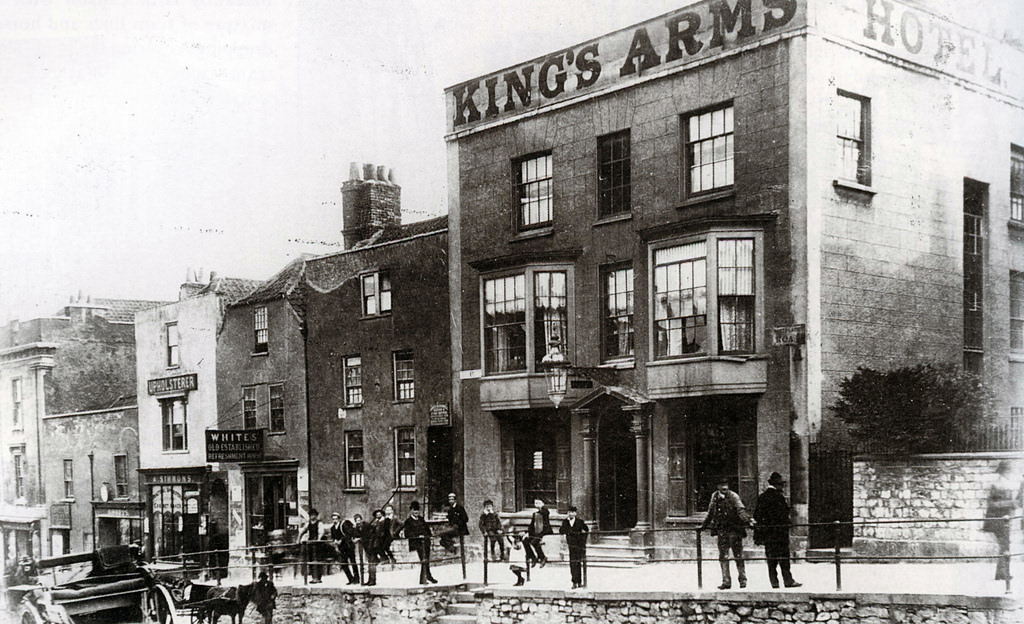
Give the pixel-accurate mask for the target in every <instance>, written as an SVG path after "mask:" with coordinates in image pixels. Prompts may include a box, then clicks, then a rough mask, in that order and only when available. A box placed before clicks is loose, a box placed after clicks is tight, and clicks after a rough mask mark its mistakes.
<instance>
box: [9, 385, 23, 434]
mask: <svg viewBox="0 0 1024 624" xmlns="http://www.w3.org/2000/svg"><path fill="white" fill-rule="evenodd" d="M24 402H25V384H24V383H23V382H22V379H21V377H14V378H12V379H11V427H13V428H14V429H21V427H22V421H23V420H24V416H25V414H24V411H25V406H24Z"/></svg>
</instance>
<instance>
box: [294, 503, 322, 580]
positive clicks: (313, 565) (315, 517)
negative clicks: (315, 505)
mask: <svg viewBox="0 0 1024 624" xmlns="http://www.w3.org/2000/svg"><path fill="white" fill-rule="evenodd" d="M303 536H305V537H306V544H305V545H304V547H305V548H306V558H307V560H308V561H309V574H310V576H312V577H313V578H312V579H310V581H309V582H310V583H319V582H320V578H321V576H322V575H323V564H322V563H321V562H322V561H323V559H324V557H323V553H322V552H321V548H320V513H319V512H318V511H317V510H316V509H310V510H309V522H307V523H306V526H304V527H302V530H301V531H299V541H300V542H301V541H302V538H303Z"/></svg>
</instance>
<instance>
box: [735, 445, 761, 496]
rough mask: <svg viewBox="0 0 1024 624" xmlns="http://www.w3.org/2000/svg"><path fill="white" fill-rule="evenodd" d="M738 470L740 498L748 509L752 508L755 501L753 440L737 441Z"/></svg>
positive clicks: (755, 483)
mask: <svg viewBox="0 0 1024 624" xmlns="http://www.w3.org/2000/svg"><path fill="white" fill-rule="evenodd" d="M737 457H738V462H737V463H738V464H739V466H738V467H737V468H738V472H739V479H740V485H739V488H740V491H739V492H738V493H739V495H740V498H741V499H743V504H744V505H746V506H747V508H748V509H750V510H753V508H754V504H755V503H756V502H757V446H756V444H755V443H754V442H753V441H745V442H740V443H739V452H738V453H737Z"/></svg>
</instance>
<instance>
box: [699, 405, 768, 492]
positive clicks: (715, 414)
mask: <svg viewBox="0 0 1024 624" xmlns="http://www.w3.org/2000/svg"><path fill="white" fill-rule="evenodd" d="M688 423H689V427H688V429H689V431H688V435H687V439H688V441H689V456H690V457H691V458H692V460H693V461H692V462H691V466H692V471H691V475H690V479H689V481H690V483H692V484H693V488H692V494H693V497H694V500H693V502H692V506H691V509H692V512H699V511H704V510H706V509H707V508H708V503H709V502H710V501H711V494H712V492H714V491H715V489H716V487H717V485H718V481H719V480H721V479H725V480H726V481H727V482H728V483H729V488H730V489H731V490H733V491H734V492H736V493H738V494H739V495H740V498H741V499H742V500H743V503H744V504H745V505H747V506H748V507H750V508H751V509H752V508H753V505H754V503H755V502H756V501H757V402H756V400H754V399H748V398H745V397H743V398H740V397H714V398H710V399H706V400H703V401H701V402H700V404H699V405H698V406H696V407H695V409H693V411H692V412H691V417H690V418H689V419H688Z"/></svg>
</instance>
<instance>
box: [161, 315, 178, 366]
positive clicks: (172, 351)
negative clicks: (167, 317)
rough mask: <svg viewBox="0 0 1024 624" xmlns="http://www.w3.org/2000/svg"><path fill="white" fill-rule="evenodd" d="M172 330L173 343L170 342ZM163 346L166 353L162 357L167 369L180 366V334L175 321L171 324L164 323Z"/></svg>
mask: <svg viewBox="0 0 1024 624" xmlns="http://www.w3.org/2000/svg"><path fill="white" fill-rule="evenodd" d="M172 328H173V336H174V341H173V342H172V341H171V335H172ZM164 345H165V347H166V352H165V355H164V359H165V363H166V365H167V368H177V367H178V366H181V333H180V332H179V331H178V323H177V321H175V322H173V323H166V324H165V325H164Z"/></svg>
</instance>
